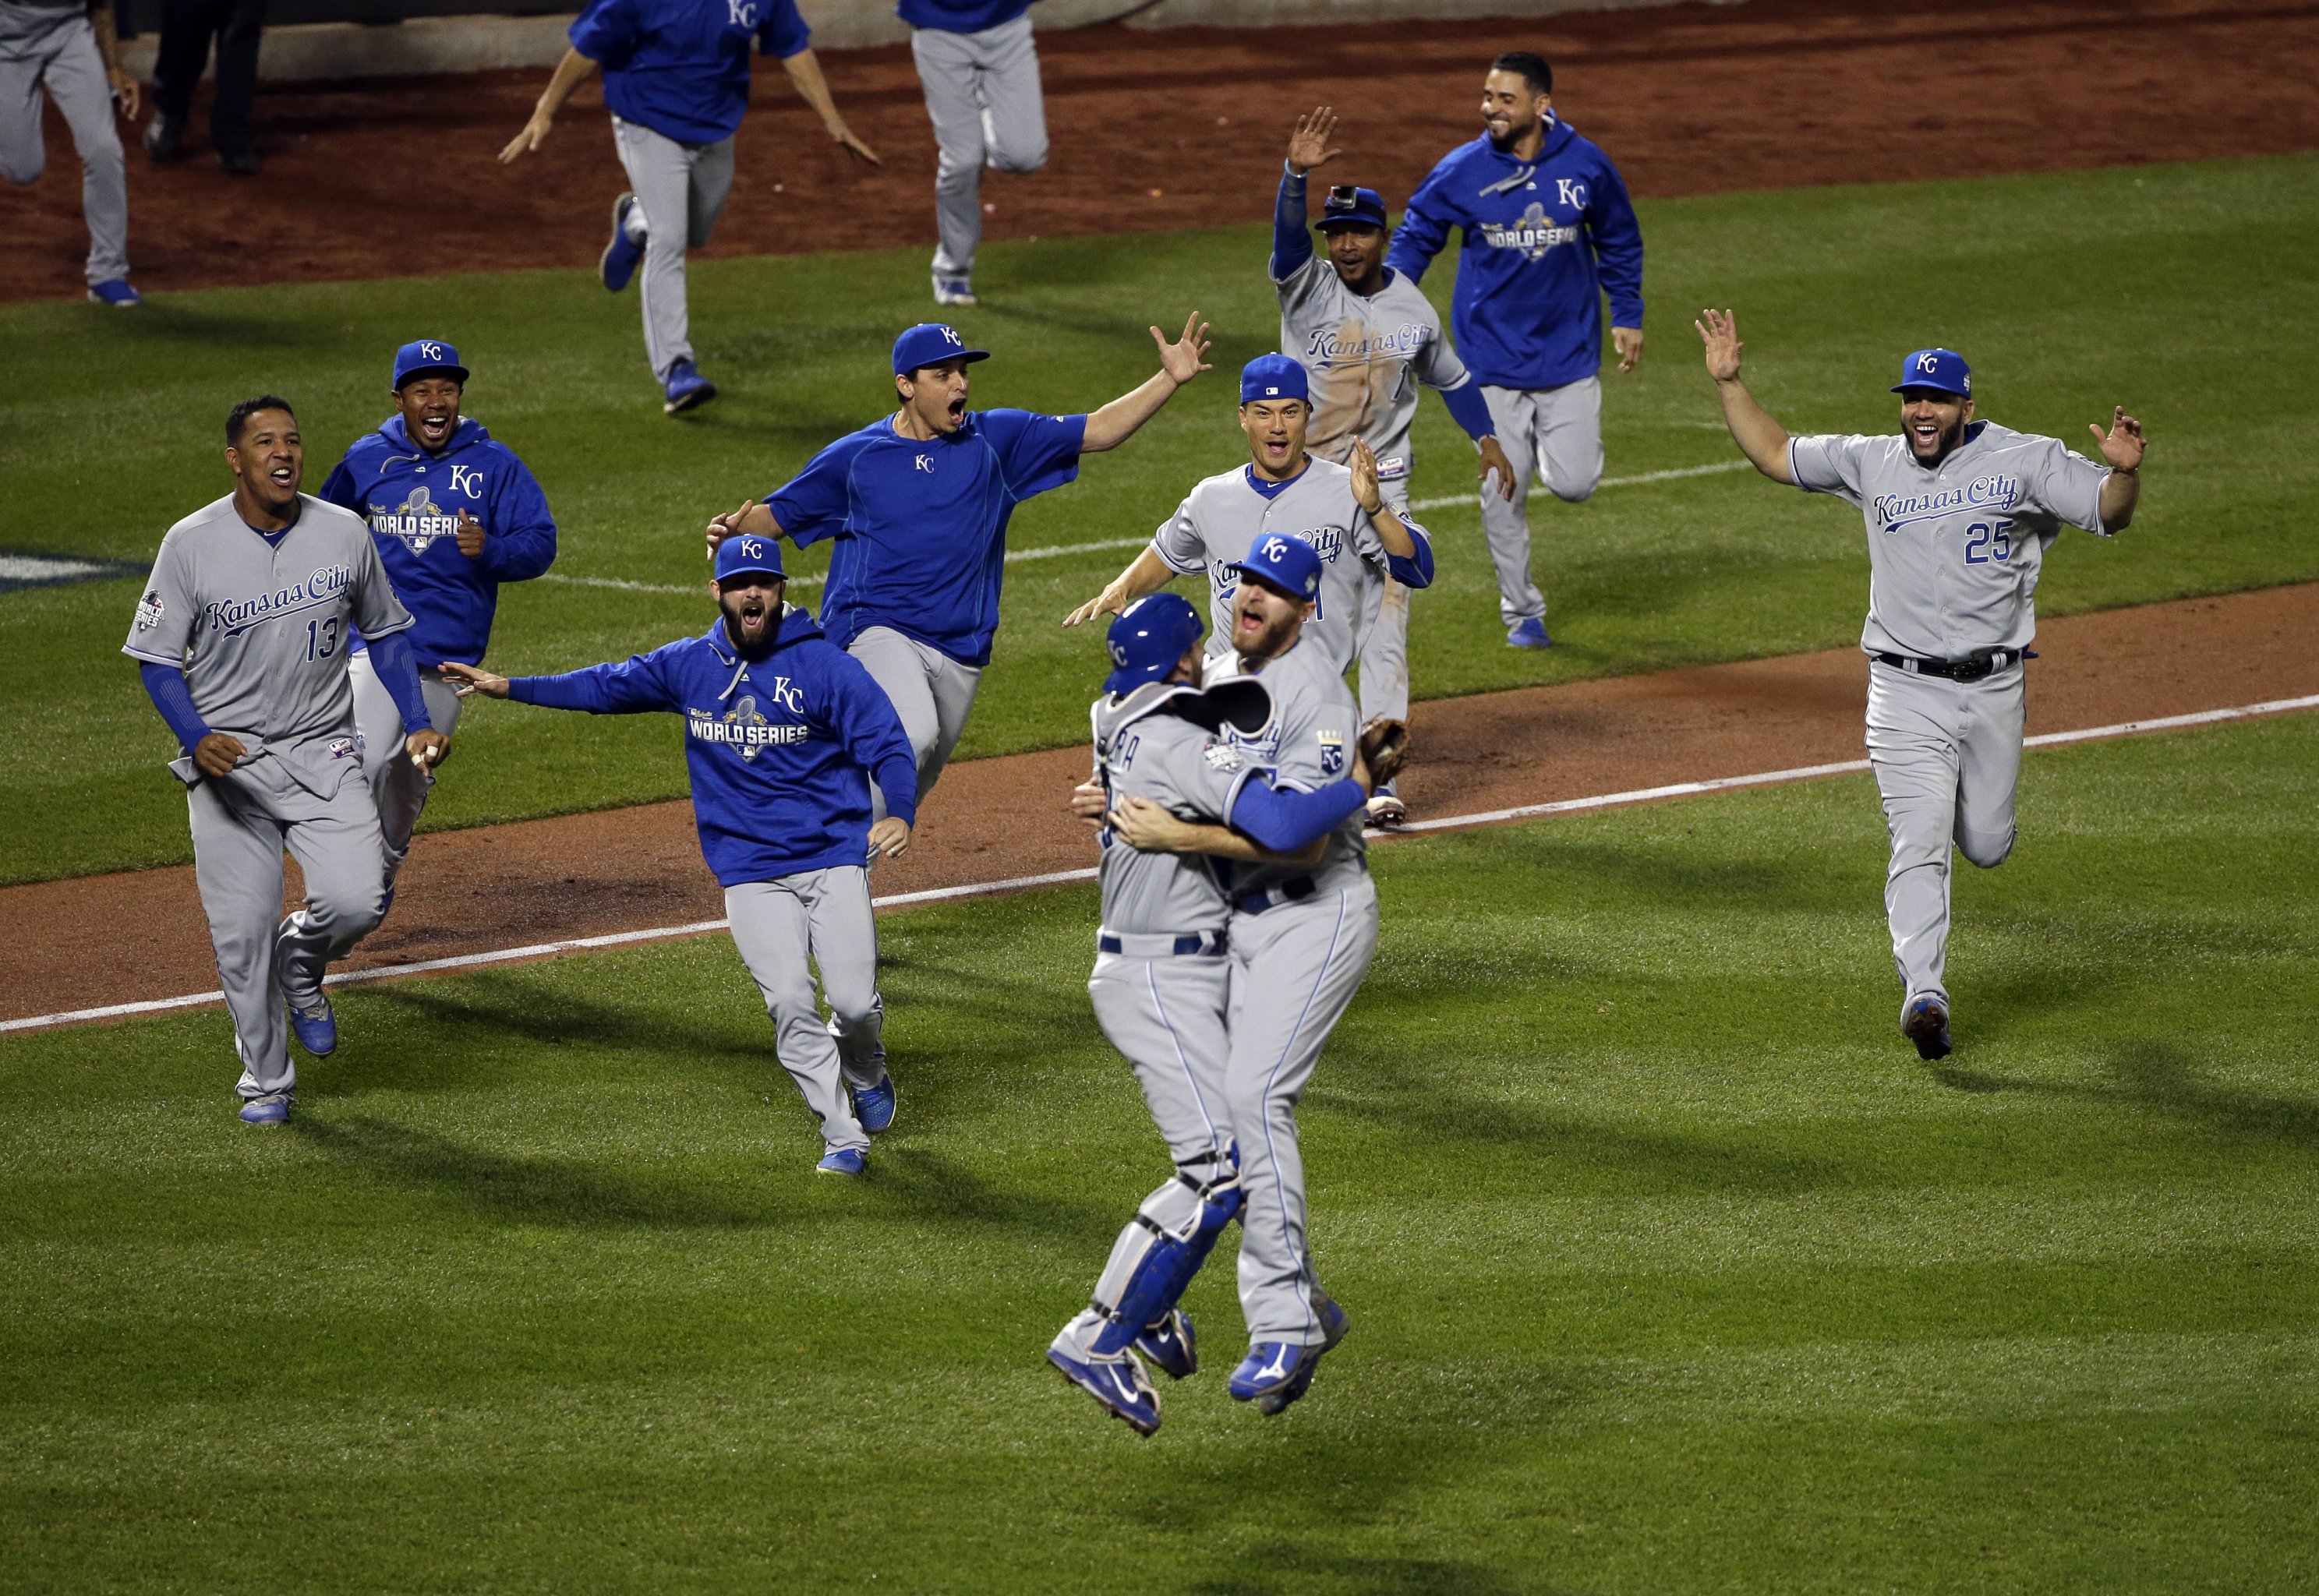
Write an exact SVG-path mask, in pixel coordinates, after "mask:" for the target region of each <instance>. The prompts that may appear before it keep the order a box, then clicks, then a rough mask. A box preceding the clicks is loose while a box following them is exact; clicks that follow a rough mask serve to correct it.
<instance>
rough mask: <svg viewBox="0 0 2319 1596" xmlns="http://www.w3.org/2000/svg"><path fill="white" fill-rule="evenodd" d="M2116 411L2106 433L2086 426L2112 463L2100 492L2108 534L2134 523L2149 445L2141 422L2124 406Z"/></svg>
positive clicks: (2103, 527)
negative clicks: (2143, 459)
mask: <svg viewBox="0 0 2319 1596" xmlns="http://www.w3.org/2000/svg"><path fill="white" fill-rule="evenodd" d="M2086 426H2087V428H2088V429H2089V430H2090V431H2091V432H2092V433H2093V435H2094V441H2095V443H2096V444H2098V445H2099V446H2100V448H2101V456H2102V458H2103V459H2104V460H2106V461H2107V462H2108V463H2109V476H2108V479H2107V481H2105V482H2103V483H2102V491H2101V530H2103V531H2105V532H2123V531H2125V529H2126V527H2129V526H2131V525H2132V524H2133V522H2134V506H2135V505H2136V504H2138V503H2140V502H2141V500H2142V452H2143V450H2144V449H2146V448H2148V447H2149V446H2150V443H2149V440H2148V439H2147V438H2145V437H2143V436H2142V423H2141V422H2139V421H2137V420H2135V419H2134V418H2133V417H2132V416H2129V415H2127V414H2126V413H2125V406H2124V405H2122V404H2121V405H2118V406H2116V414H2115V415H2113V416H2112V417H2111V418H2110V424H2109V430H2108V431H2107V433H2105V432H2104V431H2103V430H2102V429H2101V428H2100V427H2099V426H2098V425H2097V424H2096V423H2094V422H2091V421H2089V422H2087V423H2086Z"/></svg>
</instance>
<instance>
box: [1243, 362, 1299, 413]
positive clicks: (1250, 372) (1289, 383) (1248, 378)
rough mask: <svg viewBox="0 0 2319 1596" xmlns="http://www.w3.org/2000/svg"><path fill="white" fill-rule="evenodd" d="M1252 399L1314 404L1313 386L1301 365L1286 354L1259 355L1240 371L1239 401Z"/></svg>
mask: <svg viewBox="0 0 2319 1596" xmlns="http://www.w3.org/2000/svg"><path fill="white" fill-rule="evenodd" d="M1252 399H1301V400H1303V401H1304V402H1305V403H1307V404H1310V403H1312V402H1313V389H1312V385H1311V384H1310V383H1308V382H1307V381H1306V380H1305V376H1304V365H1302V364H1301V363H1300V362H1298V361H1295V360H1292V359H1290V358H1289V357H1288V356H1286V355H1259V356H1257V357H1256V358H1255V359H1253V360H1251V361H1250V362H1249V363H1248V364H1247V365H1243V366H1241V368H1240V401H1241V403H1242V404H1246V403H1248V402H1249V401H1250V400H1252Z"/></svg>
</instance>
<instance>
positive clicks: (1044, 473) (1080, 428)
mask: <svg viewBox="0 0 2319 1596" xmlns="http://www.w3.org/2000/svg"><path fill="white" fill-rule="evenodd" d="M978 424H979V426H980V427H981V428H983V436H984V437H988V439H989V440H990V446H991V447H992V448H994V449H996V450H997V452H998V465H999V469H1000V470H1002V471H1004V472H1005V473H1006V491H1007V492H1008V493H1009V494H1011V495H1013V497H1014V499H1015V502H1016V503H1018V504H1019V503H1021V502H1022V501H1023V500H1025V499H1029V498H1033V497H1034V496H1035V495H1037V494H1041V493H1043V492H1045V491H1047V490H1048V489H1050V488H1060V487H1061V486H1062V485H1063V484H1064V483H1065V482H1069V481H1070V480H1071V479H1072V478H1074V477H1076V476H1078V473H1079V452H1080V450H1082V449H1084V448H1085V447H1086V446H1087V418H1086V417H1085V416H1042V415H1040V414H1039V413H1038V412H1037V411H1035V410H985V411H983V412H982V415H981V417H980V419H979V423H978Z"/></svg>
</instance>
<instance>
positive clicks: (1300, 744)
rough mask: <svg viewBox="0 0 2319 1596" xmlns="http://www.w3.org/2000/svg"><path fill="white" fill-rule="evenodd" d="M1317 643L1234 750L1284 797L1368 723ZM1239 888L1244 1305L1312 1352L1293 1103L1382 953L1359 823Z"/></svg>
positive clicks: (1283, 670)
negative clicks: (1260, 767)
mask: <svg viewBox="0 0 2319 1596" xmlns="http://www.w3.org/2000/svg"><path fill="white" fill-rule="evenodd" d="M1309 634H1310V628H1309V627H1308V628H1307V636H1305V637H1304V638H1302V639H1300V640H1299V641H1298V642H1297V643H1296V645H1295V646H1294V647H1292V648H1290V649H1289V650H1288V652H1287V653H1286V654H1282V655H1281V656H1280V657H1278V658H1277V659H1275V660H1273V661H1271V662H1269V663H1267V664H1266V665H1264V666H1263V668H1262V670H1261V672H1259V676H1258V680H1259V681H1262V682H1263V683H1264V685H1265V686H1266V687H1267V688H1268V689H1269V690H1271V693H1272V704H1273V715H1272V720H1271V723H1270V724H1269V725H1268V726H1266V727H1265V729H1264V730H1263V731H1262V732H1260V733H1258V734H1257V735H1254V736H1241V735H1233V736H1232V742H1233V744H1234V745H1235V746H1237V747H1240V748H1241V749H1242V750H1243V751H1244V752H1246V753H1248V754H1249V755H1250V757H1251V758H1253V759H1255V760H1257V761H1259V762H1262V763H1264V764H1266V765H1268V766H1270V767H1271V768H1272V770H1273V772H1274V776H1273V780H1274V781H1275V783H1276V784H1277V785H1278V786H1281V787H1285V788H1301V789H1306V790H1313V789H1319V788H1322V787H1325V786H1327V785H1328V784H1329V783H1330V782H1332V781H1335V780H1338V779H1340V777H1342V776H1343V775H1345V773H1346V772H1347V771H1349V770H1350V769H1351V765H1352V758H1353V754H1354V753H1355V751H1356V750H1355V743H1356V740H1357V739H1358V735H1359V732H1360V711H1359V709H1358V708H1357V707H1356V706H1355V705H1354V703H1353V695H1352V693H1351V692H1350V691H1349V690H1348V689H1347V688H1346V686H1345V681H1344V677H1343V674H1342V671H1341V667H1340V666H1338V665H1337V664H1335V663H1332V662H1331V658H1330V656H1329V655H1328V654H1325V653H1323V652H1322V651H1321V650H1318V649H1315V648H1314V647H1313V639H1312V637H1311V636H1310V635H1309ZM1232 892H1233V910H1232V924H1231V928H1230V936H1231V945H1232V1010H1231V1014H1230V1016H1229V1028H1230V1034H1231V1043H1232V1046H1231V1051H1230V1053H1229V1054H1228V1056H1227V1059H1226V1062H1225V1066H1224V1084H1225V1093H1226V1100H1227V1102H1228V1103H1229V1104H1230V1105H1231V1109H1232V1129H1233V1131H1234V1132H1235V1134H1237V1135H1238V1137H1239V1138H1240V1168H1241V1190H1242V1191H1243V1192H1244V1193H1245V1194H1246V1195H1245V1203H1244V1205H1243V1207H1242V1208H1241V1252H1240V1296H1241V1310H1242V1312H1245V1313H1246V1315H1247V1317H1248V1333H1249V1339H1250V1340H1251V1341H1287V1342H1292V1343H1295V1344H1297V1345H1300V1346H1312V1345H1315V1344H1317V1343H1319V1342H1320V1341H1322V1339H1325V1338H1324V1337H1323V1336H1322V1330H1321V1325H1320V1321H1319V1319H1318V1318H1317V1317H1316V1316H1315V1315H1314V1313H1313V1298H1312V1292H1313V1287H1314V1286H1315V1285H1317V1283H1318V1282H1317V1279H1316V1276H1314V1274H1313V1258H1312V1252H1311V1249H1310V1248H1309V1247H1308V1246H1307V1244H1306V1240H1305V1203H1304V1155H1303V1152H1302V1150H1300V1148H1299V1146H1298V1142H1297V1132H1296V1102H1297V1099H1298V1098H1299V1097H1301V1096H1304V1085H1305V1082H1307V1081H1308V1080H1310V1079H1311V1078H1312V1076H1313V1066H1314V1065H1316V1064H1317V1063H1319V1061H1320V1058H1321V1049H1322V1046H1323V1045H1324V1044H1325V1043H1326V1042H1327V1041H1328V1040H1329V1032H1331V1030H1332V1029H1333V1028H1334V1027H1335V1025H1336V1023H1337V1022H1338V1020H1339V1019H1340V1018H1342V1017H1343V1015H1344V1012H1345V1009H1346V1006H1347V1005H1349V1004H1350V1003H1351V1002H1352V1000H1353V994H1354V993H1355V992H1356V991H1357V990H1358V989H1359V987H1360V984H1361V978H1362V977H1363V976H1365V975H1366V974H1367V972H1368V967H1369V960H1370V959H1371V958H1372V957H1374V956H1375V954H1376V943H1377V897H1376V886H1375V884H1374V883H1373V882H1371V880H1370V879H1369V873H1368V859H1367V845H1366V844H1365V843H1363V842H1362V840H1361V816H1360V813H1359V812H1358V810H1356V811H1355V812H1354V813H1353V814H1351V815H1350V816H1347V817H1346V819H1345V821H1344V822H1343V824H1341V825H1339V826H1338V828H1337V829H1336V831H1335V832H1334V833H1332V834H1331V836H1330V838H1329V843H1328V850H1327V852H1326V853H1325V854H1323V856H1322V861H1321V862H1320V863H1319V864H1318V865H1314V866H1311V867H1306V866H1302V865H1255V866H1243V867H1240V868H1238V869H1236V870H1235V871H1234V874H1233V879H1232Z"/></svg>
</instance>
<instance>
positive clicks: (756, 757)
mask: <svg viewBox="0 0 2319 1596" xmlns="http://www.w3.org/2000/svg"><path fill="white" fill-rule="evenodd" d="M508 696H509V697H510V698H511V699H516V700H517V701H518V702H519V703H525V704H538V705H542V706H545V707H546V708H550V709H585V710H587V711H589V712H590V713H591V714H594V715H637V714H643V713H645V712H646V711H650V710H662V711H665V712H668V713H672V714H677V715H681V716H683V717H684V759H685V763H686V765H687V766H688V767H689V768H690V771H691V775H692V818H693V822H694V824H695V825H697V826H698V827H699V832H700V853H701V857H702V858H704V859H706V860H707V861H708V868H709V870H712V871H714V872H715V874H716V877H717V885H719V886H721V887H734V886H738V885H739V884H741V883H742V882H744V881H771V880H777V879H780V878H781V877H782V876H794V875H798V874H799V873H801V872H803V871H806V870H826V869H828V868H829V867H831V866H833V865H841V864H860V863H861V862H862V859H863V857H864V856H865V855H866V854H867V852H869V838H870V777H871V775H875V776H876V777H877V779H878V787H879V789H880V791H882V792H883V793H885V795H886V807H887V808H888V809H889V810H890V811H892V813H893V814H894V815H895V816H898V818H900V819H901V820H902V821H903V822H904V823H905V824H914V823H915V822H916V819H917V791H918V770H917V762H916V759H915V758H914V757H913V756H912V754H911V753H910V740H909V738H908V737H907V735H904V733H903V731H902V721H901V717H899V716H898V715H896V714H895V713H894V706H893V704H892V703H891V702H889V700H888V699H887V697H886V690H885V689H883V688H881V687H880V686H879V685H878V684H877V683H876V682H875V681H871V677H870V672H868V671H867V670H865V669H863V668H862V665H861V664H860V663H857V662H856V661H855V660H854V659H853V657H852V656H851V655H849V654H844V653H843V652H842V651H840V650H839V649H838V648H837V647H836V646H835V645H834V644H832V643H831V642H830V641H829V640H828V639H827V638H826V637H825V636H822V632H821V627H820V626H819V625H818V624H817V622H816V621H815V620H814V618H813V617H812V616H811V615H810V614H808V612H806V611H805V610H803V609H797V608H795V607H794V606H792V607H791V608H790V609H789V611H788V612H787V613H786V614H785V615H783V616H782V617H781V629H780V631H779V632H778V633H776V634H775V636H774V640H773V646H772V648H771V650H770V651H769V652H768V653H767V654H766V655H765V657H764V658H763V659H761V660H744V659H743V658H742V657H741V655H740V654H739V653H738V652H737V651H736V650H735V648H734V646H733V640H732V638H731V637H730V636H728V635H727V634H726V630H725V621H724V618H723V617H721V616H720V617H719V618H717V622H716V624H715V625H713V626H711V627H709V628H708V631H707V632H705V633H703V634H702V635H701V636H698V637H687V638H683V639H681V641H679V642H675V643H670V644H665V645H662V646H661V647H659V648H655V649H654V650H653V651H652V653H650V654H637V655H634V656H632V657H631V658H629V659H627V661H625V662H622V663H613V664H602V665H591V666H589V667H588V668H587V669H586V670H584V671H572V672H565V673H564V675H561V676H519V677H516V678H515V679H513V680H512V681H510V682H509V683H508Z"/></svg>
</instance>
